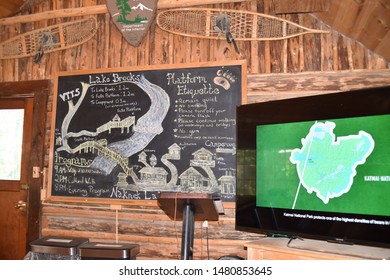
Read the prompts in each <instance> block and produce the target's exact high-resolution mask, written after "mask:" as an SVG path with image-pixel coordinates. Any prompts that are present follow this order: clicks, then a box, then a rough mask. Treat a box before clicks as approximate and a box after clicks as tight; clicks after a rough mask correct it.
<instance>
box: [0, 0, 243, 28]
mask: <svg viewBox="0 0 390 280" xmlns="http://www.w3.org/2000/svg"><path fill="white" fill-rule="evenodd" d="M232 2H245V0H159V1H158V2H157V8H158V9H171V8H178V7H181V8H184V7H190V6H198V5H209V4H223V3H232ZM105 13H108V10H107V6H106V5H95V6H85V7H80V8H70V9H60V10H54V11H47V12H42V13H37V14H30V15H21V16H15V17H9V18H2V19H0V26H2V25H11V24H18V23H26V22H34V21H39V20H48V19H53V18H60V17H77V16H88V15H98V14H105Z"/></svg>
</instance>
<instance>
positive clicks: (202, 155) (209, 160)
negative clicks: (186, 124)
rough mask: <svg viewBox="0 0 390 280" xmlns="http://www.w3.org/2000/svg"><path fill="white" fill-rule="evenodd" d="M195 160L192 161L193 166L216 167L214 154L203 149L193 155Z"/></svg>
mask: <svg viewBox="0 0 390 280" xmlns="http://www.w3.org/2000/svg"><path fill="white" fill-rule="evenodd" d="M192 155H193V156H194V159H193V160H191V162H190V164H191V166H204V167H214V166H215V161H214V160H213V153H212V152H210V151H209V150H207V149H205V148H201V149H199V150H197V151H195V152H194V153H192Z"/></svg>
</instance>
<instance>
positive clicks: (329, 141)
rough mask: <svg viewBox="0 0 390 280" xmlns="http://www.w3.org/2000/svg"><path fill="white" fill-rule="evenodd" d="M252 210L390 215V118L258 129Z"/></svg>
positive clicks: (386, 116)
mask: <svg viewBox="0 0 390 280" xmlns="http://www.w3.org/2000/svg"><path fill="white" fill-rule="evenodd" d="M256 133H257V138H256V141H257V142H256V143H257V149H256V151H257V162H256V171H257V172H256V174H257V176H256V181H257V186H258V188H257V206H263V207H274V208H286V209H299V210H315V211H327V212H343V213H357V214H375V215H389V214H390V207H389V205H388V197H390V115H383V116H372V117H359V118H346V119H335V120H324V121H311V122H296V123H286V124H272V125H260V126H258V127H257V132H256Z"/></svg>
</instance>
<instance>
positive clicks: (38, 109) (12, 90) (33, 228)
mask: <svg viewBox="0 0 390 280" xmlns="http://www.w3.org/2000/svg"><path fill="white" fill-rule="evenodd" d="M49 93H50V81H49V80H37V81H24V82H4V83H0V100H1V99H3V98H7V99H13V98H15V99H18V98H33V119H32V124H33V127H32V135H31V153H30V162H29V167H28V170H30V172H29V173H28V176H27V177H28V185H29V190H28V203H27V205H28V209H27V211H28V221H27V236H26V243H27V244H26V252H27V251H28V250H29V243H30V242H31V241H33V240H35V239H37V238H39V231H40V209H41V204H40V193H41V187H42V186H43V183H44V176H43V174H40V176H39V178H33V174H32V169H33V166H38V167H39V168H40V170H41V171H42V170H43V168H44V155H45V134H46V116H47V115H46V112H47V101H48V97H49Z"/></svg>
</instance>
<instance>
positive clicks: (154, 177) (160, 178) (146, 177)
mask: <svg viewBox="0 0 390 280" xmlns="http://www.w3.org/2000/svg"><path fill="white" fill-rule="evenodd" d="M139 173H140V183H141V184H145V183H147V184H151V185H165V184H166V183H167V176H168V172H167V171H166V170H165V169H164V168H162V167H151V166H146V167H143V168H142V169H141V170H140V171H139Z"/></svg>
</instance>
